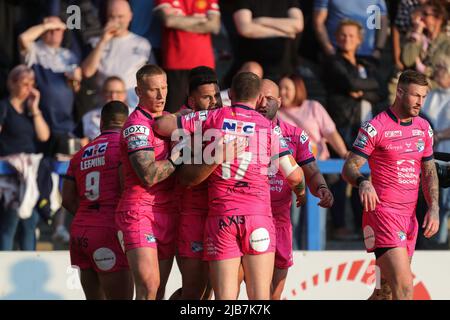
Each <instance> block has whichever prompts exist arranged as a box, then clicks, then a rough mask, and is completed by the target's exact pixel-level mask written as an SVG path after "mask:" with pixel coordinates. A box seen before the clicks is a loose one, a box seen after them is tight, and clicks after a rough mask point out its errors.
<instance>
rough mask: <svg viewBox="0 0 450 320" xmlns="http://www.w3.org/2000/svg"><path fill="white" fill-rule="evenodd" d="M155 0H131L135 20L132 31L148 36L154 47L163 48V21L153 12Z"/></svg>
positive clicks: (132, 21)
mask: <svg viewBox="0 0 450 320" xmlns="http://www.w3.org/2000/svg"><path fill="white" fill-rule="evenodd" d="M155 2H156V1H154V0H130V7H131V11H133V20H131V24H130V31H131V32H134V33H136V34H138V35H140V36H141V37H144V38H146V39H147V40H148V41H149V42H150V44H151V45H152V48H161V33H162V31H161V22H160V21H159V19H158V18H157V17H156V15H155V14H153V8H154V7H155Z"/></svg>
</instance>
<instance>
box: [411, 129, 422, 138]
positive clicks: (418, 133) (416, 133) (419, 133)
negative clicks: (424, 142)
mask: <svg viewBox="0 0 450 320" xmlns="http://www.w3.org/2000/svg"><path fill="white" fill-rule="evenodd" d="M412 135H413V137H425V132H423V130H419V129H413V131H412Z"/></svg>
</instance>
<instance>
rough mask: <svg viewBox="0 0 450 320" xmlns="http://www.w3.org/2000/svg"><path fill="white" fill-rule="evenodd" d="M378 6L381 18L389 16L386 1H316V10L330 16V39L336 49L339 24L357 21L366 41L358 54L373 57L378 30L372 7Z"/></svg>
mask: <svg viewBox="0 0 450 320" xmlns="http://www.w3.org/2000/svg"><path fill="white" fill-rule="evenodd" d="M373 5H375V6H377V7H378V8H379V13H380V15H381V16H386V15H387V8H386V3H385V1H384V0H314V10H315V11H320V10H327V11H328V16H327V21H326V27H327V31H328V37H329V38H330V41H331V43H332V44H333V46H334V47H335V48H336V37H335V32H336V29H337V27H338V25H339V22H340V21H341V20H343V19H351V20H354V21H357V22H359V23H360V24H361V26H362V27H363V28H364V40H363V43H362V44H361V46H360V47H359V49H358V52H357V54H358V55H362V56H371V55H372V53H373V50H374V49H375V46H376V32H377V30H376V28H373V27H372V24H373V23H374V21H375V20H376V19H375V20H374V18H373V15H374V14H376V13H374V11H373V9H372V8H370V6H373Z"/></svg>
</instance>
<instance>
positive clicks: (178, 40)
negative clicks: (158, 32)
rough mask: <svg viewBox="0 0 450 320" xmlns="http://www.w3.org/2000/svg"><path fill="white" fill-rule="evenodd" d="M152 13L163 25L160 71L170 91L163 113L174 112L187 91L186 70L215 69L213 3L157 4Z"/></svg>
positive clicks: (174, 0)
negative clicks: (164, 75)
mask: <svg viewBox="0 0 450 320" xmlns="http://www.w3.org/2000/svg"><path fill="white" fill-rule="evenodd" d="M154 11H155V12H156V13H157V14H158V15H160V17H161V19H162V21H163V24H164V30H163V38H162V41H163V43H162V56H163V65H162V66H163V68H164V69H165V70H166V72H167V82H168V84H169V87H170V90H169V92H168V95H167V103H166V110H167V111H169V112H175V111H177V110H178V109H179V108H180V106H181V105H182V104H183V102H184V101H183V99H184V98H185V94H187V91H188V83H189V70H190V69H192V68H195V67H198V66H201V65H203V66H207V67H210V68H213V69H214V67H215V63H214V52H213V47H212V41H211V33H214V34H217V33H219V30H220V11H219V5H218V4H217V0H158V1H157V6H156V7H155V9H154Z"/></svg>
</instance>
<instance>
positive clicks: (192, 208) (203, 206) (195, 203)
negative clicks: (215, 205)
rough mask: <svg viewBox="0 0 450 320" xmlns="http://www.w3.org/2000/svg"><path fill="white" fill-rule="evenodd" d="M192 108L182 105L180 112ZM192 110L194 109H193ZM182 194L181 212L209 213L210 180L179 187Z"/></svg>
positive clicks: (197, 214) (186, 213) (192, 213)
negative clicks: (195, 184)
mask: <svg viewBox="0 0 450 320" xmlns="http://www.w3.org/2000/svg"><path fill="white" fill-rule="evenodd" d="M182 110H191V109H190V108H188V107H187V106H186V105H182V106H181V108H180V109H179V110H178V112H180V111H182ZM191 111H192V110H191ZM177 189H178V191H179V194H180V198H181V203H180V214H182V215H196V216H203V215H205V216H206V215H207V214H208V182H207V181H203V182H202V183H200V184H199V185H197V186H194V187H192V188H182V187H179V188H177Z"/></svg>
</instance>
